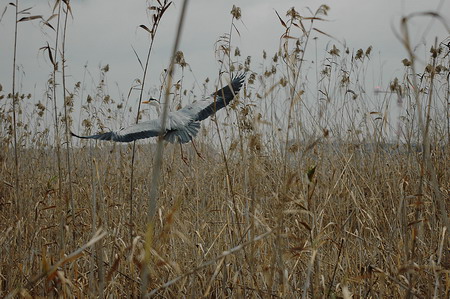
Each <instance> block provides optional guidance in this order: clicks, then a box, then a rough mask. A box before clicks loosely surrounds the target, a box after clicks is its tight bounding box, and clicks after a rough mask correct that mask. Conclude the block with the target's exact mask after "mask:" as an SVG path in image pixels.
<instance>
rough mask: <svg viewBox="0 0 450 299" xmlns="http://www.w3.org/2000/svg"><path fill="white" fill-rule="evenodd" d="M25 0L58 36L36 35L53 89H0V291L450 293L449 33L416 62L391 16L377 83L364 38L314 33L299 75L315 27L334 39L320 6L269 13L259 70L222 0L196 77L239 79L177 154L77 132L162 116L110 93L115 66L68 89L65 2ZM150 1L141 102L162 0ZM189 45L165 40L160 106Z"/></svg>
mask: <svg viewBox="0 0 450 299" xmlns="http://www.w3.org/2000/svg"><path fill="white" fill-rule="evenodd" d="M18 4H19V1H15V2H12V3H11V4H9V10H8V11H7V12H6V13H11V12H12V11H13V10H15V11H14V12H13V13H15V14H16V24H17V22H18V23H21V22H41V25H42V26H43V27H49V28H50V27H51V28H50V29H51V30H55V32H57V34H56V36H57V38H56V39H55V40H54V41H53V44H47V46H46V47H44V48H42V49H41V51H43V52H44V53H45V55H47V56H48V61H49V64H50V69H49V73H50V77H49V79H48V81H47V82H46V86H47V92H46V98H44V99H38V98H37V99H34V98H33V97H32V96H31V94H28V93H27V92H26V91H23V90H21V89H20V88H19V87H18V86H19V85H18V84H17V82H15V80H13V86H12V88H10V86H5V85H0V133H1V134H0V141H1V142H0V223H1V225H0V250H1V251H0V252H1V255H0V256H1V257H0V297H2V298H4V297H6V298H21V297H25V298H35V297H63V298H94V297H99V298H105V297H108V298H134V297H156V298H200V297H208V298H300V297H302V298H352V297H353V298H449V296H450V251H449V250H450V247H449V246H450V244H449V237H448V236H449V234H448V228H449V219H448V217H449V211H450V200H449V196H450V171H449V169H450V149H449V141H450V116H449V103H450V102H449V97H450V85H449V76H450V70H449V69H450V54H449V53H450V46H449V44H448V40H447V41H445V40H444V41H440V40H437V41H436V42H435V44H433V45H430V49H431V50H430V53H429V58H428V61H427V63H426V66H425V67H421V66H420V64H419V63H418V62H417V61H416V60H417V59H416V56H415V53H414V51H413V49H412V45H411V43H410V40H409V31H408V22H409V21H410V18H414V17H416V16H415V15H411V16H407V17H405V18H404V19H403V20H402V23H401V24H400V26H401V30H400V32H401V37H402V38H401V42H399V45H398V46H399V47H404V48H405V59H404V60H403V62H399V64H402V66H403V67H404V75H403V77H401V78H392V80H391V81H390V83H389V84H388V85H387V86H382V87H381V88H382V89H381V90H378V91H377V92H372V90H371V87H369V86H366V85H365V80H364V76H365V73H366V70H367V69H368V67H369V65H370V57H371V55H372V53H371V52H372V47H370V45H368V46H367V48H365V49H360V50H357V51H350V50H349V49H348V48H346V47H345V46H343V45H341V44H339V43H336V45H332V46H330V47H329V48H327V49H324V50H323V51H324V52H325V56H324V57H325V59H323V60H322V61H318V62H317V64H316V66H315V67H314V68H315V70H313V72H314V76H315V77H316V78H317V80H316V81H314V82H312V81H309V80H310V79H308V76H307V75H306V73H307V70H308V68H309V67H308V66H307V63H308V62H307V60H306V59H304V58H305V57H304V55H305V52H306V50H307V49H308V47H312V45H311V44H310V43H312V41H311V40H312V38H313V36H314V34H316V35H319V36H326V33H325V32H322V31H320V22H321V20H322V19H325V18H326V16H327V12H328V10H329V8H328V7H327V6H320V7H319V8H318V9H317V11H315V12H312V14H311V15H300V14H299V12H298V11H296V10H295V9H294V8H292V9H290V10H289V11H288V12H287V13H283V12H277V13H278V16H276V15H275V18H278V19H279V21H280V22H279V23H280V25H279V26H282V27H283V28H284V30H285V33H284V34H283V36H281V37H280V49H279V51H277V52H276V53H271V54H267V53H265V52H264V54H263V59H264V64H263V66H262V69H261V68H260V67H254V66H253V65H252V61H251V58H250V57H248V58H247V59H243V58H242V57H241V53H240V51H239V49H237V48H236V47H234V46H233V44H232V39H231V37H232V35H236V34H239V32H238V31H237V28H236V21H237V20H239V19H240V18H241V12H240V9H239V8H238V7H233V9H232V11H231V15H230V31H229V32H228V33H227V34H224V35H222V36H220V38H219V39H218V41H217V43H216V53H215V54H216V57H217V59H218V61H221V63H222V69H221V70H219V72H218V73H220V74H222V75H221V80H220V81H214V82H210V81H209V79H205V81H204V84H203V85H204V87H205V89H207V90H209V91H210V92H213V91H215V90H217V89H218V88H221V87H222V86H225V85H226V84H227V82H228V80H229V78H230V77H231V76H232V75H233V74H236V73H239V72H240V73H243V72H245V73H246V74H247V77H246V82H245V85H244V87H243V89H242V90H241V92H240V94H239V96H238V97H237V98H236V100H235V101H234V102H232V103H231V104H230V105H229V106H228V107H227V109H224V110H222V111H220V112H218V114H217V116H215V117H212V118H211V119H210V120H206V121H204V122H203V123H202V129H201V132H200V133H199V136H197V138H196V139H195V142H196V148H197V150H198V151H199V153H200V155H197V154H196V152H195V150H194V148H193V146H192V145H191V144H186V145H184V146H183V149H182V150H183V151H184V155H185V156H186V158H185V159H181V154H180V153H181V149H180V146H179V145H177V144H163V143H160V142H159V141H158V142H157V141H156V140H150V141H148V140H147V141H139V142H137V143H135V144H134V143H130V144H114V143H110V142H100V141H98V142H95V141H85V140H83V141H80V140H75V139H72V137H71V136H70V131H71V130H74V131H76V132H79V133H80V134H90V133H95V132H99V131H105V130H107V129H106V128H109V127H111V124H113V123H116V122H119V123H122V122H124V115H127V117H128V118H127V119H129V120H130V121H129V122H128V124H132V123H134V122H136V121H141V120H143V119H147V118H150V117H155V116H156V115H155V113H154V111H149V109H147V107H145V109H144V107H134V110H129V111H127V109H129V105H130V104H129V103H128V102H127V99H125V100H114V99H113V98H112V97H111V96H110V95H109V94H108V89H107V86H106V84H107V82H108V81H107V80H106V78H107V76H108V70H109V66H108V65H105V66H103V67H101V69H100V70H99V71H100V74H101V75H100V79H99V82H98V85H97V87H96V88H95V90H92V92H90V93H89V94H83V92H81V91H82V90H83V86H82V84H83V83H82V81H80V82H79V83H77V84H75V86H67V85H66V82H65V78H66V77H65V76H66V74H65V57H64V53H65V52H64V44H65V32H66V24H67V18H68V17H70V16H71V14H72V11H71V9H70V2H69V1H55V5H54V8H53V11H52V12H51V15H52V17H51V18H48V19H47V18H44V17H42V16H34V15H32V14H27V13H29V12H30V11H29V10H26V9H25V10H24V8H18ZM148 9H149V10H150V12H151V13H152V14H151V16H152V17H151V18H150V22H149V24H147V25H142V26H141V28H142V29H143V30H146V31H147V32H148V34H149V48H148V56H147V60H145V59H142V61H141V64H142V67H143V78H142V80H140V82H138V83H139V84H140V85H138V86H134V87H133V88H134V89H135V90H137V94H139V99H140V101H139V102H141V100H143V99H144V98H143V97H144V96H143V92H144V90H145V89H146V88H148V87H147V86H144V83H145V76H146V71H147V66H148V59H149V58H148V57H151V56H150V52H151V51H152V49H153V47H156V46H157V40H158V36H157V31H158V26H159V24H160V22H161V20H164V14H165V12H166V11H167V9H171V2H169V1H166V0H165V1H162V0H161V1H156V2H155V6H150V7H149V8H148ZM423 17H429V18H436V20H437V21H438V22H439V21H441V18H440V16H439V15H438V14H430V13H427V14H424V15H423ZM182 18H183V15H182V16H181V19H182ZM172 21H173V22H179V21H181V20H172ZM293 28H296V30H293ZM50 29H49V30H50ZM16 32H17V31H16ZM16 38H17V39H20V38H21V36H20V35H16ZM155 40H156V42H155V44H154V43H153V41H155ZM181 50H182V49H178V47H177V41H175V42H174V50H173V54H174V55H173V57H174V59H173V63H172V65H171V66H168V69H167V71H163V72H162V73H161V78H162V82H163V84H162V85H161V86H160V87H159V90H160V94H161V95H162V98H161V99H162V102H163V103H168V104H169V106H170V108H171V109H177V106H178V105H183V104H186V103H189V102H191V101H193V100H194V98H193V96H192V94H193V92H192V91H190V90H185V89H184V88H183V84H182V83H183V78H184V75H185V74H186V73H188V70H187V68H186V65H187V63H186V61H185V60H184V57H183V53H182V52H181ZM261 50H263V49H261ZM14 53H16V52H14ZM242 55H243V56H244V57H245V53H242ZM2 59H3V58H2ZM17 63H18V61H16V56H14V61H11V65H12V66H13V67H11V70H13V69H14V71H13V72H12V74H11V76H13V78H16V76H17V75H16V74H15V70H16V65H17ZM111 64H113V62H111ZM172 70H173V71H174V73H173V74H171V71H172ZM309 71H310V72H311V70H309ZM0 84H1V82H0ZM134 95H136V94H134ZM164 95H165V96H164ZM197 96H198V97H200V96H201V95H197ZM30 103H33V104H32V105H30ZM30 107H31V108H30ZM395 107H397V109H399V110H401V113H400V115H399V117H397V118H394V119H393V118H392V115H391V113H390V111H391V110H392V109H394V108H395ZM398 107H400V108H398ZM124 111H125V112H124ZM130 111H131V112H130ZM137 111H139V113H136V112H137ZM392 128H397V129H396V130H393V131H395V132H396V134H394V136H393V135H392V134H388V133H387V132H388V131H392Z"/></svg>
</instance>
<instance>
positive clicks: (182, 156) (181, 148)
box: [180, 143, 189, 166]
mask: <svg viewBox="0 0 450 299" xmlns="http://www.w3.org/2000/svg"><path fill="white" fill-rule="evenodd" d="M180 150H181V160H183V162H184V163H185V164H186V165H187V166H189V160H188V159H187V158H186V157H185V156H184V154H183V145H182V144H181V143H180Z"/></svg>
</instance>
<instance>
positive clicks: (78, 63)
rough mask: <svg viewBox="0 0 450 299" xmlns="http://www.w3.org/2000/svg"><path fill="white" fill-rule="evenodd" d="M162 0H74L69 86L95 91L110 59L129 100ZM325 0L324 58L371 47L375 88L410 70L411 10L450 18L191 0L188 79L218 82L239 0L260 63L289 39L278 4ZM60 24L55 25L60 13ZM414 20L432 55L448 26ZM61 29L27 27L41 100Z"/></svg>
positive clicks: (47, 7) (402, 0) (359, 1)
mask: <svg viewBox="0 0 450 299" xmlns="http://www.w3.org/2000/svg"><path fill="white" fill-rule="evenodd" d="M8 2H10V1H2V2H1V3H0V10H1V12H3V11H4V8H5V7H6V6H7V10H6V12H5V13H4V15H3V17H2V18H1V21H0V40H1V42H0V84H2V86H3V89H4V90H11V89H12V88H11V86H12V81H11V78H12V61H13V59H12V53H13V51H12V50H13V40H14V10H13V7H12V6H10V5H8ZM153 2H154V1H153ZM153 2H151V1H137V0H133V1H121V0H91V1H88V0H79V1H71V6H72V13H73V18H70V19H69V21H68V24H67V28H68V29H67V45H66V49H67V50H66V60H67V66H68V67H67V70H66V73H67V82H68V85H69V86H70V85H71V86H73V85H74V84H75V83H76V82H78V81H82V80H83V78H87V79H86V86H88V85H89V84H92V86H91V87H90V88H89V87H86V89H87V92H90V90H89V89H91V90H92V89H94V88H95V85H96V84H97V83H98V78H99V68H100V67H101V66H104V65H106V64H109V67H110V71H109V73H108V88H109V91H110V93H111V94H112V95H113V96H114V95H115V96H122V97H124V96H125V97H126V95H127V93H128V91H129V89H130V88H131V86H133V81H134V80H135V79H137V78H141V77H142V70H141V67H140V66H139V63H138V60H137V59H136V55H135V54H134V52H133V48H134V49H135V50H136V52H137V53H138V55H139V57H140V58H141V60H143V61H144V60H145V55H146V52H147V49H148V44H149V38H148V35H147V34H146V32H145V31H144V30H143V29H141V28H139V25H141V24H144V25H146V26H148V27H150V25H149V20H148V11H147V10H146V7H148V6H149V5H150V4H152V3H153ZM53 4H54V1H44V0H21V1H19V7H20V8H21V9H25V8H31V10H29V12H30V13H31V15H43V16H44V18H48V17H49V16H50V15H51V11H52V7H53ZM320 4H327V5H328V6H329V7H330V11H329V15H328V16H326V17H325V18H326V19H327V21H326V22H318V23H317V24H316V25H315V26H316V27H317V28H319V29H320V30H322V31H324V32H326V33H327V34H329V35H331V36H333V37H334V40H333V39H330V38H329V37H327V36H324V35H321V34H319V33H316V35H315V36H317V37H318V48H319V49H318V50H319V51H320V53H321V55H325V54H326V53H325V49H326V47H331V45H333V44H337V45H341V47H342V45H345V46H346V47H348V48H349V49H350V50H351V51H356V50H357V49H359V48H362V49H366V48H367V47H369V46H372V47H373V52H372V53H374V56H373V57H375V59H374V60H375V61H376V62H375V63H376V64H377V72H379V74H376V77H377V78H378V79H376V80H374V83H373V84H374V85H378V84H382V85H383V86H387V84H388V82H389V80H392V78H394V77H395V76H399V75H401V74H402V73H403V71H404V68H403V65H402V64H401V60H402V59H403V58H405V57H406V51H405V49H404V48H403V46H402V45H401V43H400V42H399V40H398V38H397V37H396V35H395V31H399V27H400V25H399V24H400V19H401V17H402V16H405V15H408V14H410V13H412V12H424V11H434V12H438V13H440V14H441V16H442V17H443V18H444V20H445V21H446V22H447V23H448V24H450V14H449V13H448V12H450V0H427V1H423V0H398V1H396V0H377V1H369V0H340V1H321V2H319V1H313V0H304V1H291V0H280V1H271V0H235V1H215V0H191V1H190V2H189V6H188V10H187V14H186V20H185V24H184V29H183V33H182V40H181V43H180V50H182V51H183V53H184V56H185V59H186V61H187V62H188V63H189V66H190V69H191V70H192V73H189V74H187V75H186V77H188V79H187V80H188V82H189V80H191V82H192V80H193V78H194V77H195V79H196V80H198V81H199V82H203V81H204V79H205V78H206V77H209V78H211V79H212V80H217V76H218V70H219V63H218V62H217V61H216V57H215V56H214V44H215V42H216V41H217V39H218V38H219V37H220V36H221V35H223V34H224V33H228V32H229V30H230V23H231V14H230V11H231V8H232V7H233V5H236V6H238V7H240V8H241V11H242V19H241V20H239V21H235V25H236V27H237V29H238V30H239V33H240V35H237V34H236V33H235V32H234V33H233V37H232V44H233V46H237V47H239V49H240V51H241V54H242V57H243V58H242V59H245V57H247V56H252V65H253V67H254V68H255V69H258V65H259V64H261V63H262V62H261V61H262V52H263V50H265V51H266V52H267V53H268V56H269V57H271V56H273V54H274V53H275V52H276V51H277V50H278V49H279V45H280V36H281V35H282V34H283V32H284V28H283V27H282V26H281V25H280V22H279V20H278V18H277V16H276V13H275V11H277V12H278V13H279V14H280V16H282V17H284V16H285V14H286V11H287V10H288V9H290V8H291V7H295V8H296V9H297V10H298V11H299V12H300V14H301V15H305V16H308V15H310V13H309V11H308V8H309V9H310V10H312V11H315V10H316V9H317V8H318V7H319V5H320ZM181 7H182V2H181V1H177V0H175V1H174V3H173V5H172V6H171V7H170V8H169V9H168V11H167V13H166V15H165V16H164V17H163V19H162V21H161V25H160V28H159V29H158V32H157V35H156V40H155V46H154V49H153V52H152V54H151V58H150V67H149V76H148V81H146V86H147V88H148V89H147V90H146V93H147V94H148V95H151V94H152V93H154V92H155V88H156V87H157V86H159V75H160V73H161V72H162V70H163V69H165V68H167V66H168V63H169V59H170V53H171V51H172V45H173V42H174V38H175V32H176V26H177V23H178V16H179V14H180V11H181ZM51 23H52V24H53V25H54V26H55V27H56V25H55V24H56V18H55V19H53V20H52V21H51ZM410 26H411V34H412V43H413V46H414V47H415V49H416V54H417V55H418V57H419V58H424V59H425V58H426V57H427V55H428V50H429V48H430V46H431V45H432V43H433V42H434V37H435V36H437V37H438V41H442V40H445V39H446V38H447V37H448V36H449V33H448V32H447V31H446V28H445V27H444V26H443V25H442V24H441V23H439V22H438V21H436V20H432V19H431V18H426V17H418V18H414V19H413V20H412V21H411V23H410ZM54 36H55V34H54V32H52V31H51V30H50V29H49V28H47V27H46V26H43V24H42V23H41V22H39V21H38V20H34V21H29V22H21V23H19V24H18V44H17V49H18V51H17V64H18V65H19V67H20V68H19V69H20V71H19V73H18V77H17V80H18V81H19V83H20V86H19V88H20V90H21V91H22V92H25V93H28V92H30V93H32V94H33V98H35V99H36V101H38V100H39V99H40V98H41V99H42V98H43V97H44V92H45V85H46V82H47V80H48V78H49V74H50V72H51V65H50V62H49V59H48V56H47V55H46V54H44V53H43V51H42V50H39V49H40V48H41V47H44V46H46V43H47V42H50V44H51V45H53V44H54ZM310 49H312V48H310ZM189 78H190V79H189ZM379 78H382V79H379ZM89 82H90V83H89ZM374 87H375V86H374Z"/></svg>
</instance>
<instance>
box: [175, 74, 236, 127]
mask: <svg viewBox="0 0 450 299" xmlns="http://www.w3.org/2000/svg"><path fill="white" fill-rule="evenodd" d="M244 79H245V74H241V75H239V76H236V77H235V78H234V79H233V80H232V81H231V84H230V85H231V88H230V85H227V86H225V87H224V88H222V89H220V90H218V91H217V92H215V93H213V94H212V95H211V96H210V97H209V98H208V99H205V100H201V101H197V102H194V103H192V104H189V105H186V106H185V107H184V108H183V109H180V110H178V111H176V112H174V113H178V114H184V115H186V116H188V117H189V118H190V119H191V120H192V121H202V120H204V119H206V118H208V117H209V116H211V115H212V114H214V113H215V112H216V111H218V110H220V109H222V108H223V107H225V106H227V105H228V104H229V103H230V102H231V101H232V100H233V98H234V97H235V96H236V95H237V94H238V93H239V90H240V89H241V87H242V84H243V83H244Z"/></svg>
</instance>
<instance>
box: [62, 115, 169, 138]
mask: <svg viewBox="0 0 450 299" xmlns="http://www.w3.org/2000/svg"><path fill="white" fill-rule="evenodd" d="M160 132H161V121H160V120H159V119H154V120H151V121H146V122H142V123H138V124H134V125H132V126H130V127H128V128H125V129H122V130H120V131H118V132H113V131H111V132H107V133H102V134H96V135H90V136H79V135H76V134H74V133H73V132H70V133H71V134H72V136H75V137H78V138H83V139H97V140H111V141H116V142H131V141H135V140H138V139H144V138H150V137H156V136H158V135H159V134H160Z"/></svg>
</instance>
